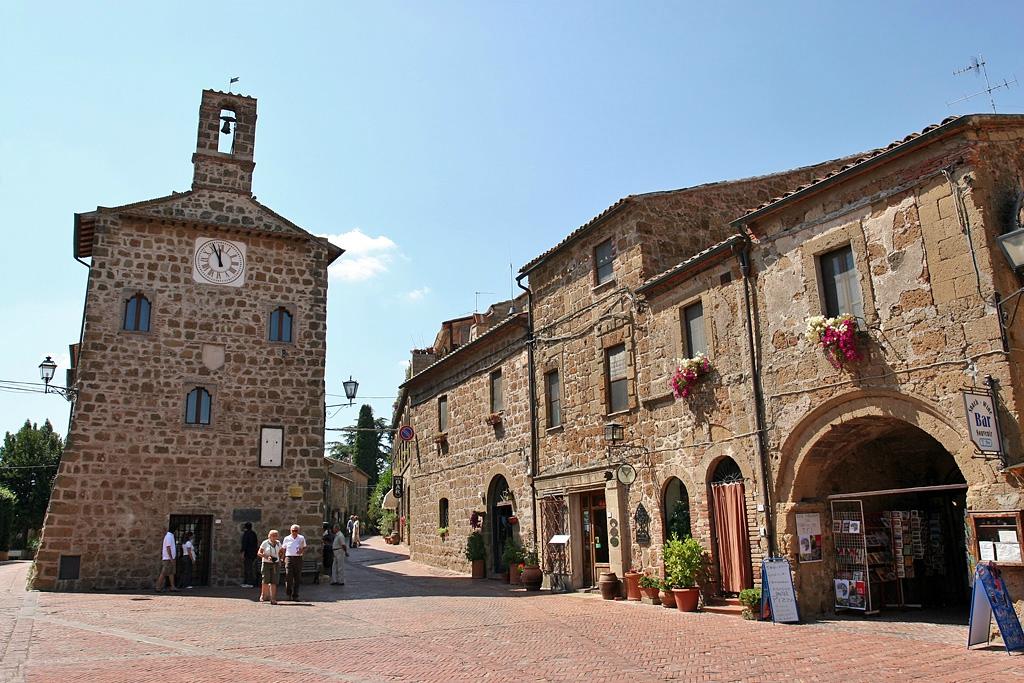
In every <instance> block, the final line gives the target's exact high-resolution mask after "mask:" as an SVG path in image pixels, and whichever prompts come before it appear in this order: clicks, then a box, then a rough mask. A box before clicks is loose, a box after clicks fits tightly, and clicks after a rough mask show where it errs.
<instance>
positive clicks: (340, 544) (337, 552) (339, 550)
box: [331, 524, 348, 586]
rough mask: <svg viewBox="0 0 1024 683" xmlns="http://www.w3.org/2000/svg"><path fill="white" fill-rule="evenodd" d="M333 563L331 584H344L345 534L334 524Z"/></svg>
mask: <svg viewBox="0 0 1024 683" xmlns="http://www.w3.org/2000/svg"><path fill="white" fill-rule="evenodd" d="M332 550H334V564H333V565H332V566H331V585H332V586H344V585H345V561H346V560H347V559H348V548H346V547H345V535H344V534H342V533H341V527H340V526H339V525H337V524H335V525H334V543H333V545H332Z"/></svg>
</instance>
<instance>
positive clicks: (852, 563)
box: [832, 500, 878, 614]
mask: <svg viewBox="0 0 1024 683" xmlns="http://www.w3.org/2000/svg"><path fill="white" fill-rule="evenodd" d="M832 539H833V542H834V544H835V548H836V575H835V579H834V580H833V585H834V590H835V606H836V608H838V609H854V610H860V611H863V612H865V613H867V614H875V613H877V612H878V608H877V607H876V606H875V603H874V600H875V596H874V594H873V593H874V592H873V591H872V586H871V581H870V580H869V577H870V576H871V574H870V569H871V567H870V566H869V562H868V557H869V548H868V545H867V534H865V529H864V505H863V503H861V501H859V500H834V501H832Z"/></svg>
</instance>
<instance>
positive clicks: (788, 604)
mask: <svg viewBox="0 0 1024 683" xmlns="http://www.w3.org/2000/svg"><path fill="white" fill-rule="evenodd" d="M769 616H770V617H771V620H772V621H774V622H775V623H777V624H795V623H798V622H799V621H800V609H799V607H798V606H797V602H796V591H795V590H794V589H793V574H792V570H791V568H790V566H789V560H787V559H786V558H784V557H766V558H765V559H764V560H763V561H762V562H761V618H762V619H767V618H768V617H769Z"/></svg>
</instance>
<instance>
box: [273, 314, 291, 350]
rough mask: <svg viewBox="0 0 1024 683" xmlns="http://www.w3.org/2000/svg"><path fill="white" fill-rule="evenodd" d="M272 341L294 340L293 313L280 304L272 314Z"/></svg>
mask: <svg viewBox="0 0 1024 683" xmlns="http://www.w3.org/2000/svg"><path fill="white" fill-rule="evenodd" d="M269 338H270V341H272V342H290V341H291V340H292V314H291V313H289V312H288V309H287V308H285V307H284V306H279V307H277V308H275V309H274V311H273V313H271V314H270V336H269Z"/></svg>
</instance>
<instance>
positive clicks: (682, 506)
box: [664, 477, 692, 540]
mask: <svg viewBox="0 0 1024 683" xmlns="http://www.w3.org/2000/svg"><path fill="white" fill-rule="evenodd" d="M664 512H665V517H664V519H665V540H668V539H670V538H672V535H673V534H675V535H676V536H678V537H679V538H686V537H687V536H690V535H692V533H691V530H690V496H689V494H688V493H687V492H686V487H685V486H683V482H681V481H680V480H679V479H677V478H676V477H672V478H671V479H669V482H668V484H667V485H666V486H665V510H664Z"/></svg>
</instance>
